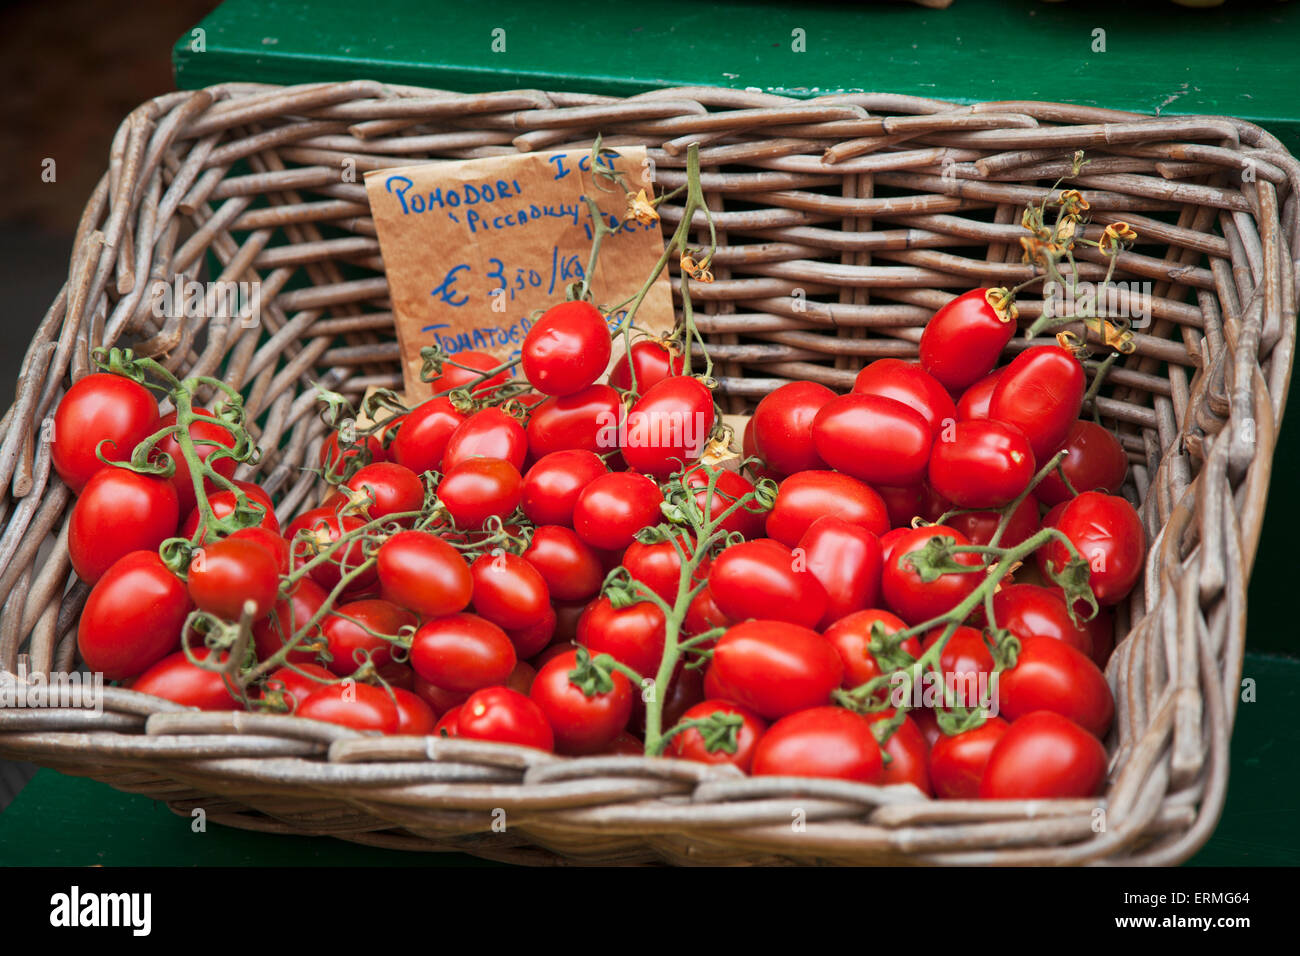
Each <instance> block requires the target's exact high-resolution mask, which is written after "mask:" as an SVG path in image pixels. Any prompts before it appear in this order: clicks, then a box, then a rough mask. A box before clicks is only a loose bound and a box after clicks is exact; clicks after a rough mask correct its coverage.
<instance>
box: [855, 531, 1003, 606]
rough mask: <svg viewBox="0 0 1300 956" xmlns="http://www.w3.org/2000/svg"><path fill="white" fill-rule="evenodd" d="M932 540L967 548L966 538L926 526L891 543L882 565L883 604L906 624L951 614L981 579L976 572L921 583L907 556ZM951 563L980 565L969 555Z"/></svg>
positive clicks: (946, 575)
mask: <svg viewBox="0 0 1300 956" xmlns="http://www.w3.org/2000/svg"><path fill="white" fill-rule="evenodd" d="M935 537H940V538H948V539H950V540H951V541H953V542H955V543H956V545H957V546H959V547H965V546H967V545H969V544H970V542H969V541H968V540H967V538H966V536H965V535H963V534H961V533H960V532H958V531H954V530H953V529H952V528H949V527H946V526H944V525H927V526H925V527H922V528H916V529H914V530H912V531H909V532H907V534H904V535H900V536H899V537H898V539H897V540H895V541H893V542H892V548H891V550H890V552H889V556H888V557H887V558H886V560H885V562H884V570H883V571H882V573H881V578H880V585H881V593H882V594H884V597H885V603H886V604H887V605H889V607H890V608H891V609H893V611H894V612H895V613H897V614H898V616H899V617H901V618H902V619H903V620H904V621H906V622H907V623H908V624H913V625H915V624H921V623H924V622H925V621H928V620H930V619H931V618H935V617H938V616H939V615H940V614H946V613H947V612H948V611H951V610H952V609H953V608H955V607H956V606H957V605H958V604H960V603H961V602H962V600H963V599H965V598H966V597H967V595H969V594H970V593H971V592H972V591H974V590H975V588H977V587H978V586H979V583H980V581H981V580H982V579H983V577H984V575H983V574H981V573H980V572H979V571H972V572H960V571H949V572H947V573H944V574H941V575H940V576H939V577H938V578H936V579H935V580H933V581H930V582H928V583H927V582H924V581H922V580H921V576H920V575H919V574H918V573H917V571H916V569H915V567H914V566H913V565H912V564H911V562H910V561H909V560H908V559H907V556H908V555H909V554H910V553H911V552H913V551H920V550H923V549H924V548H925V546H926V542H927V541H929V540H930V539H931V538H935ZM954 560H956V562H957V563H958V564H965V565H969V566H970V567H973V568H976V567H979V566H980V564H981V561H980V557H979V555H976V554H971V553H959V554H957V555H956V556H955V558H954Z"/></svg>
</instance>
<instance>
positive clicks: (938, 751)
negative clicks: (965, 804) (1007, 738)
mask: <svg viewBox="0 0 1300 956" xmlns="http://www.w3.org/2000/svg"><path fill="white" fill-rule="evenodd" d="M1010 726H1011V725H1010V724H1009V723H1007V722H1006V721H1005V720H1003V719H1002V718H1001V717H988V718H986V719H985V720H984V722H983V723H982V724H980V725H979V726H978V727H975V728H973V729H971V730H964V731H962V732H961V733H959V734H953V735H952V736H949V735H947V734H942V733H941V734H940V735H939V737H938V739H936V740H935V742H934V745H933V746H932V747H931V748H930V782H931V783H932V784H933V785H934V795H935V796H936V797H940V798H942V799H946V800H974V799H975V798H976V797H978V796H979V791H980V780H981V779H982V778H983V776H984V768H985V767H986V766H987V765H988V762H989V754H991V753H992V752H993V748H994V746H995V745H996V744H997V742H998V741H999V740H1001V739H1002V735H1003V734H1005V733H1006V732H1007V729H1008V728H1010Z"/></svg>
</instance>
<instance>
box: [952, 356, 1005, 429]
mask: <svg viewBox="0 0 1300 956" xmlns="http://www.w3.org/2000/svg"><path fill="white" fill-rule="evenodd" d="M1005 371H1006V366H1005V365H1004V366H1003V367H1002V368H995V369H994V370H993V371H991V372H989V373H988V374H987V375H985V376H984V377H983V378H982V379H980V380H979V381H978V382H976V383H975V384H974V385H972V386H970V387H969V388H967V389H966V391H964V392H962V393H961V398H959V399H958V400H957V421H959V422H970V421H976V420H978V419H983V418H988V417H989V402H991V401H992V400H993V389H995V388H997V384H998V380H999V379H1000V378H1002V373H1003V372H1005Z"/></svg>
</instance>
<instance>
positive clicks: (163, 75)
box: [0, 0, 217, 408]
mask: <svg viewBox="0 0 1300 956" xmlns="http://www.w3.org/2000/svg"><path fill="white" fill-rule="evenodd" d="M216 6H217V0H135V2H132V3H114V2H111V0H19V2H12V0H11V2H9V3H8V5H7V6H5V7H4V8H3V10H0V36H2V37H4V38H5V40H4V56H3V57H2V58H0V164H2V165H0V169H2V170H3V173H4V176H3V180H0V181H3V182H4V183H5V184H6V186H7V187H8V188H6V189H4V190H0V289H3V290H4V294H5V300H6V301H5V303H4V307H3V309H2V310H0V389H2V390H3V395H2V396H0V408H7V407H8V406H9V403H10V402H11V401H12V400H13V394H12V388H13V384H14V381H15V379H16V378H17V375H18V368H19V365H20V364H21V362H22V358H23V354H24V353H25V352H26V350H27V343H28V341H29V340H30V338H31V336H32V332H33V331H34V329H35V328H36V325H37V324H38V323H39V322H40V320H41V318H42V316H44V314H45V310H46V309H48V308H49V305H50V303H51V302H52V301H53V300H54V297H55V295H56V294H58V291H59V288H60V286H62V284H63V282H64V281H65V279H66V278H67V270H68V257H69V254H70V253H71V249H72V237H73V235H74V233H75V232H76V228H77V221H78V220H79V219H80V217H81V209H82V206H83V205H84V204H85V202H86V200H87V199H88V198H89V197H90V194H91V192H92V191H93V190H94V188H95V185H96V183H98V181H99V178H100V176H102V175H103V174H104V171H105V170H106V169H107V168H108V149H109V145H110V144H111V143H112V140H113V134H114V132H115V131H116V130H117V126H118V124H119V123H120V122H121V121H122V119H123V118H124V117H125V116H126V114H127V113H129V112H130V111H131V110H132V109H133V108H134V107H135V106H137V105H138V104H139V103H140V102H141V101H143V100H147V99H149V98H150V97H153V96H157V95H158V94H160V93H166V92H168V91H169V90H172V89H175V83H174V82H173V81H172V68H171V48H172V44H173V43H175V42H176V39H177V38H178V37H179V36H180V35H181V34H183V33H185V32H187V31H188V30H190V29H191V28H192V27H193V26H194V25H195V24H196V23H198V22H199V21H200V20H202V19H203V17H205V16H206V15H207V14H208V13H209V12H210V11H211V10H213V9H214V8H215V7H216ZM46 159H52V160H54V163H55V176H56V178H55V181H54V182H44V181H43V180H42V178H41V171H42V164H43V163H44V161H45V160H46Z"/></svg>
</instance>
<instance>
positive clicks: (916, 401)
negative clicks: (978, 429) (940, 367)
mask: <svg viewBox="0 0 1300 956" xmlns="http://www.w3.org/2000/svg"><path fill="white" fill-rule="evenodd" d="M853 391H854V392H856V393H857V394H859V395H881V396H883V397H885V398H892V399H893V400H894V401H896V402H902V403H903V404H904V405H907V406H908V407H910V408H912V409H913V410H914V411H916V412H918V413H919V414H920V415H921V417H922V418H924V419H925V423H926V424H927V425H929V426H930V434H931V435H932V436H933V437H934V438H938V437H939V433H940V432H941V431H942V430H943V428H944V425H945V424H950V423H952V422H955V421H956V420H957V406H956V405H954V404H953V401H952V396H951V395H949V394H948V392H947V390H946V389H945V388H944V387H943V385H941V384H940V383H939V380H938V379H936V378H935V377H934V376H933V375H931V374H930V373H928V372H926V371H925V370H924V369H923V368H921V367H920V366H919V365H914V364H912V363H911V362H904V361H903V360H902V359H892V358H885V359H876V361H874V362H872V363H871V364H870V365H868V366H867V367H866V368H864V369H863V370H862V371H861V372H859V373H858V377H857V379H856V380H855V381H854V383H853Z"/></svg>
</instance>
